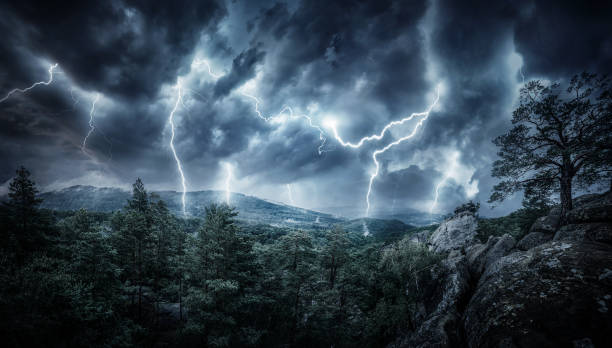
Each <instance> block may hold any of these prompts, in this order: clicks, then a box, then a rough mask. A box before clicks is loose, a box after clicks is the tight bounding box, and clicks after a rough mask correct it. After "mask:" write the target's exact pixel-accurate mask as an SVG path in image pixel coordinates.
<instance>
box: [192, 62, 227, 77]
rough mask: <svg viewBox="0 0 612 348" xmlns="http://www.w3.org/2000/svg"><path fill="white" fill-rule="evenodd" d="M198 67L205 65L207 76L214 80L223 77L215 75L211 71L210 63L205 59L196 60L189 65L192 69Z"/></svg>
mask: <svg viewBox="0 0 612 348" xmlns="http://www.w3.org/2000/svg"><path fill="white" fill-rule="evenodd" d="M200 65H206V68H207V69H208V74H209V75H210V76H212V77H214V78H215V79H216V80H217V79H219V78H221V77H222V76H223V75H222V74H216V73H214V72H213V71H212V68H211V66H210V62H209V61H208V60H207V59H196V60H194V61H193V62H192V63H191V66H192V67H199V66H200Z"/></svg>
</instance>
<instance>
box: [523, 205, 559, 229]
mask: <svg viewBox="0 0 612 348" xmlns="http://www.w3.org/2000/svg"><path fill="white" fill-rule="evenodd" d="M559 214H560V210H559V209H552V210H551V212H550V213H549V214H548V215H546V216H542V217H539V218H538V219H537V220H536V221H535V222H534V223H533V225H531V228H529V233H531V232H541V233H546V234H551V235H552V234H553V233H555V231H557V225H558V224H559V217H560V215H559Z"/></svg>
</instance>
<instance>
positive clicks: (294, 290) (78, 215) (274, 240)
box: [0, 168, 440, 347]
mask: <svg viewBox="0 0 612 348" xmlns="http://www.w3.org/2000/svg"><path fill="white" fill-rule="evenodd" d="M36 194H37V189H36V187H35V184H34V182H33V181H32V180H31V179H30V177H29V172H28V171H27V170H25V169H23V168H22V169H20V170H19V171H18V175H17V176H16V178H15V179H14V180H13V182H12V183H11V185H10V193H9V199H8V201H7V202H5V203H4V204H3V206H2V215H1V217H2V220H1V223H2V231H4V235H3V238H2V247H1V253H2V254H1V257H0V262H1V263H2V264H1V267H0V269H1V272H2V273H1V275H0V276H1V277H2V281H1V282H0V283H1V289H0V294H1V296H0V298H1V299H2V302H1V303H0V306H1V307H0V308H1V312H2V316H1V317H2V320H3V321H4V322H3V323H2V326H1V327H2V330H3V332H2V334H3V337H5V339H8V343H9V346H15V347H17V346H38V345H46V344H49V343H52V345H53V346H89V347H94V346H100V347H102V346H134V345H137V346H164V345H167V344H170V342H172V344H178V345H187V346H190V345H193V346H201V345H204V346H211V347H222V346H283V345H287V344H296V343H298V344H299V345H300V346H332V345H333V346H337V347H340V346H345V345H350V346H355V345H370V346H379V345H384V344H386V343H387V342H389V341H390V340H391V339H392V338H394V337H395V335H396V334H397V330H399V329H400V328H402V327H409V326H410V325H411V323H410V322H409V316H408V313H410V311H411V310H413V309H412V306H414V304H415V303H416V300H417V299H418V297H420V296H426V293H427V287H426V284H427V278H428V274H430V273H427V272H422V270H425V269H428V268H431V267H434V266H435V265H436V263H437V262H438V261H439V259H440V256H438V255H434V254H433V253H432V252H429V251H428V250H427V249H426V248H425V247H421V246H416V245H415V244H411V243H409V241H408V239H407V238H406V239H403V240H399V241H393V240H386V241H385V240H377V239H374V240H372V239H368V238H366V237H363V236H361V235H357V234H355V235H349V234H348V233H347V232H345V231H343V230H342V229H341V228H334V229H331V230H328V231H325V232H323V233H319V234H318V235H316V234H313V233H311V232H309V231H300V230H286V231H284V233H282V234H281V235H279V234H278V233H273V231H274V230H272V229H271V230H270V231H269V233H266V232H261V231H259V232H258V233H256V234H255V233H251V232H252V231H250V230H249V228H248V227H240V226H238V225H237V224H236V223H235V220H234V218H235V217H236V215H237V214H239V212H236V211H235V210H234V209H233V208H232V207H230V206H228V205H225V204H221V205H214V204H213V205H211V206H209V207H208V208H207V211H206V212H207V214H206V218H205V219H203V220H195V219H194V220H185V219H179V218H177V217H175V216H173V215H172V214H170V213H169V212H168V209H167V207H166V205H165V203H164V202H163V201H162V200H159V199H158V198H156V197H155V195H151V194H148V192H147V190H146V189H145V186H144V185H143V183H142V181H141V180H140V179H138V180H137V181H136V182H135V183H134V185H133V195H132V198H131V199H130V200H129V201H128V202H126V205H125V208H124V209H123V210H121V211H117V212H115V213H112V214H104V213H95V212H87V211H85V210H79V211H72V212H56V211H49V210H43V209H39V208H38V205H39V204H40V200H39V199H38V198H37V195H36ZM430 229H431V228H430ZM391 242H396V243H391ZM404 284H410V287H411V289H410V291H407V290H406V289H405V287H404Z"/></svg>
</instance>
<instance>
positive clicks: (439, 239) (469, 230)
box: [429, 213, 478, 252]
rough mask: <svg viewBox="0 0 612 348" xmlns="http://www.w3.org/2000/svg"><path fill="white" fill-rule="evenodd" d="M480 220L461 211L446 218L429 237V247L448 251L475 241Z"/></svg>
mask: <svg viewBox="0 0 612 348" xmlns="http://www.w3.org/2000/svg"><path fill="white" fill-rule="evenodd" d="M477 227H478V221H477V219H476V216H474V214H471V213H461V214H459V215H455V216H453V217H452V218H450V219H447V220H444V221H443V222H442V223H441V224H440V226H439V227H438V228H437V229H436V230H435V231H434V232H433V234H432V235H431V237H430V238H429V243H430V246H429V249H430V250H433V251H436V252H447V251H451V250H453V249H463V248H466V247H468V246H469V245H471V244H472V243H474V238H475V237H476V229H477Z"/></svg>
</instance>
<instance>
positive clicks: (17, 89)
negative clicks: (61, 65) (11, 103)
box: [0, 63, 58, 103]
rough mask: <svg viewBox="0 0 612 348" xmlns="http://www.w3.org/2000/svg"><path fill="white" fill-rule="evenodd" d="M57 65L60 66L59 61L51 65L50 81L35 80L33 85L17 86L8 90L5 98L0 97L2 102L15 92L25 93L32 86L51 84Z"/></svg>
mask: <svg viewBox="0 0 612 348" xmlns="http://www.w3.org/2000/svg"><path fill="white" fill-rule="evenodd" d="M57 66H58V64H57V63H55V64H52V65H51V66H50V67H49V80H48V81H39V82H35V83H34V84H33V85H31V86H30V87H26V88H23V89H22V88H15V89H13V90H11V91H10V92H8V94H7V95H6V96H5V97H4V98H2V99H0V103H2V102H4V101H5V100H7V99H8V98H9V97H10V96H11V95H12V94H14V93H17V92H20V93H25V92H27V91H29V90H31V89H32V88H34V87H36V86H39V85H45V86H48V85H50V84H51V82H53V70H55V69H56V68H57Z"/></svg>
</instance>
